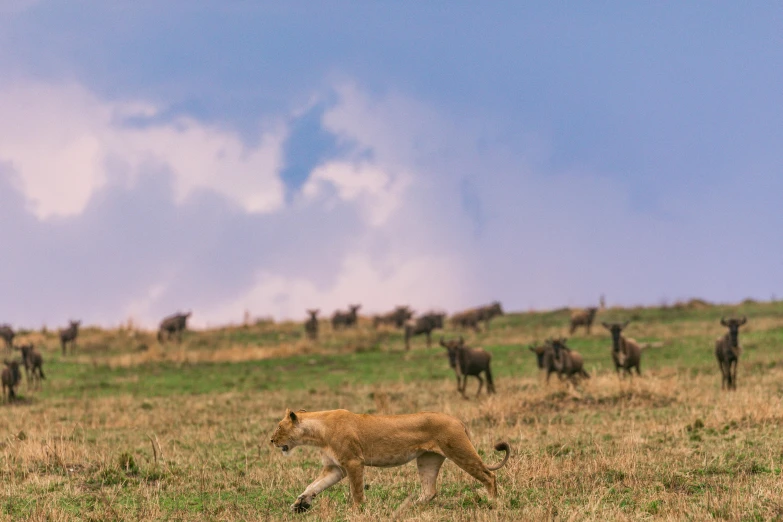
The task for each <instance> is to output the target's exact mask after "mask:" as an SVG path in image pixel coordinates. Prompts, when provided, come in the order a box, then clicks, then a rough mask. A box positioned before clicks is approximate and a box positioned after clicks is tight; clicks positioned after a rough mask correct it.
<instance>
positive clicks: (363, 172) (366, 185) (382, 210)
mask: <svg viewBox="0 0 783 522" xmlns="http://www.w3.org/2000/svg"><path fill="white" fill-rule="evenodd" d="M412 178H413V177H412V176H411V175H410V174H408V173H406V172H401V173H397V174H395V175H392V174H389V173H388V172H387V171H385V170H383V169H382V168H380V167H378V166H376V165H373V164H370V163H369V162H366V161H362V162H359V163H350V162H345V161H333V162H329V163H326V164H324V165H321V166H319V167H316V168H315V169H314V170H313V172H312V174H311V175H310V178H309V179H308V181H307V183H306V184H305V185H304V186H303V187H302V193H303V194H304V195H305V197H306V198H309V199H314V198H317V197H318V196H319V195H320V193H321V192H323V185H324V184H329V185H332V186H334V187H335V188H336V189H337V195H338V197H339V198H340V199H342V200H343V201H349V202H357V203H359V204H360V205H361V207H362V210H363V212H364V214H365V216H366V218H367V220H368V222H369V224H370V225H371V226H374V227H378V226H381V225H383V224H384V223H385V222H386V221H387V220H388V219H389V218H390V217H391V215H392V214H393V213H394V212H395V211H396V210H397V209H398V208H399V206H400V203H401V200H402V199H403V198H404V196H405V191H406V189H407V188H408V187H410V185H411V184H412V181H413V180H412Z"/></svg>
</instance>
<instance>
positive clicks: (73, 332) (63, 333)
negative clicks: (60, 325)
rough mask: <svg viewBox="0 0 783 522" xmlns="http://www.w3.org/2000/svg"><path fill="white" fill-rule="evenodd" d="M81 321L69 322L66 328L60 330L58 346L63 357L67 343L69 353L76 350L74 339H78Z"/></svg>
mask: <svg viewBox="0 0 783 522" xmlns="http://www.w3.org/2000/svg"><path fill="white" fill-rule="evenodd" d="M81 323H82V322H81V321H71V324H70V325H69V326H68V328H64V329H62V330H60V346H62V349H63V355H65V347H66V345H67V344H68V343H71V353H73V350H74V348H76V338H77V337H79V325H80V324H81Z"/></svg>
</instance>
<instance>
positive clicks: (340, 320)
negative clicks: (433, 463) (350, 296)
mask: <svg viewBox="0 0 783 522" xmlns="http://www.w3.org/2000/svg"><path fill="white" fill-rule="evenodd" d="M361 307H362V305H360V304H357V305H348V311H347V312H343V311H342V310H336V311H335V312H334V314H332V329H333V330H337V329H338V328H349V327H352V326H356V323H357V321H358V320H359V314H358V312H359V308H361Z"/></svg>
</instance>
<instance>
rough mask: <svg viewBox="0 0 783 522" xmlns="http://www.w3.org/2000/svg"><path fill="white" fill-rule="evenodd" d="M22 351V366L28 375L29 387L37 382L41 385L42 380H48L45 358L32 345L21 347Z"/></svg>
mask: <svg viewBox="0 0 783 522" xmlns="http://www.w3.org/2000/svg"><path fill="white" fill-rule="evenodd" d="M19 349H20V350H21V351H22V364H24V371H25V374H26V375H27V385H28V386H29V385H30V384H31V383H32V384H35V383H36V382H37V383H38V384H39V385H40V384H41V380H42V379H46V376H45V375H44V372H43V356H41V354H40V353H38V351H37V350H36V349H35V347H34V346H33V344H32V343H29V344H23V345H22V346H20V347H19Z"/></svg>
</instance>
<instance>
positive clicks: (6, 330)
mask: <svg viewBox="0 0 783 522" xmlns="http://www.w3.org/2000/svg"><path fill="white" fill-rule="evenodd" d="M15 335H16V333H14V329H13V328H11V325H10V324H4V325H0V337H2V338H3V340H4V341H5V347H6V348H8V349H9V350H11V349H13V347H14V336H15Z"/></svg>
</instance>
